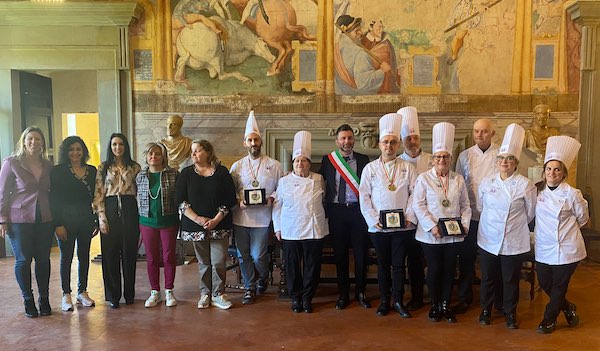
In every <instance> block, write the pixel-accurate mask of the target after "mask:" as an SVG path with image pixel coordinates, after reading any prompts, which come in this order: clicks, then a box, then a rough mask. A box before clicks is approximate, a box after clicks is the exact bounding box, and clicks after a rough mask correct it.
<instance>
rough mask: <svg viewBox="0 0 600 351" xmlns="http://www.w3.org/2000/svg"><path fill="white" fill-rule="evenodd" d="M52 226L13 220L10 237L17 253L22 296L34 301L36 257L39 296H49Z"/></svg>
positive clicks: (16, 272) (17, 274)
mask: <svg viewBox="0 0 600 351" xmlns="http://www.w3.org/2000/svg"><path fill="white" fill-rule="evenodd" d="M52 235H53V227H52V222H48V223H11V224H10V226H9V231H8V236H9V238H10V244H11V246H12V250H13V252H14V254H15V276H16V277H17V283H18V284H19V288H21V294H22V295H23V299H25V300H32V299H33V291H32V290H31V260H32V259H35V278H36V281H37V285H38V292H39V295H40V297H48V286H49V285H50V248H51V247H52Z"/></svg>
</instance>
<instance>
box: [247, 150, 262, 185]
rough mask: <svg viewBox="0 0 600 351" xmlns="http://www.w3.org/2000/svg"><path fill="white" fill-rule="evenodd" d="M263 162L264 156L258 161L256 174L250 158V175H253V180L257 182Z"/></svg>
mask: <svg viewBox="0 0 600 351" xmlns="http://www.w3.org/2000/svg"><path fill="white" fill-rule="evenodd" d="M261 162H262V156H261V157H260V158H259V159H258V167H257V168H256V173H254V168H252V162H250V157H248V165H249V166H250V173H251V174H252V179H253V180H254V181H255V182H258V179H257V178H258V171H259V170H260V164H261Z"/></svg>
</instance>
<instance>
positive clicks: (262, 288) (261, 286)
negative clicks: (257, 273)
mask: <svg viewBox="0 0 600 351" xmlns="http://www.w3.org/2000/svg"><path fill="white" fill-rule="evenodd" d="M268 287H269V283H267V282H264V283H258V284H257V285H256V294H257V295H262V294H264V293H266V292H267V288H268Z"/></svg>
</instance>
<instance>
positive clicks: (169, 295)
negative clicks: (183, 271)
mask: <svg viewBox="0 0 600 351" xmlns="http://www.w3.org/2000/svg"><path fill="white" fill-rule="evenodd" d="M165 300H166V303H165V304H166V305H167V307H173V306H177V299H176V298H175V295H173V290H171V289H167V290H165Z"/></svg>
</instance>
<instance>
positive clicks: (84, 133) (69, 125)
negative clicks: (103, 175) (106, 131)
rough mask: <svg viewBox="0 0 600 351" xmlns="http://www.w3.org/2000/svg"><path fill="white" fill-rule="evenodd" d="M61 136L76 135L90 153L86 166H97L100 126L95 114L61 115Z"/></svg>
mask: <svg viewBox="0 0 600 351" xmlns="http://www.w3.org/2000/svg"><path fill="white" fill-rule="evenodd" d="M61 125H62V135H63V138H66V137H68V136H71V135H77V136H79V137H81V139H83V142H84V143H85V145H87V147H88V149H89V151H90V160H89V161H88V164H90V165H93V166H98V165H99V164H100V160H101V147H100V124H99V120H98V114H97V113H63V114H62V122H61Z"/></svg>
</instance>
